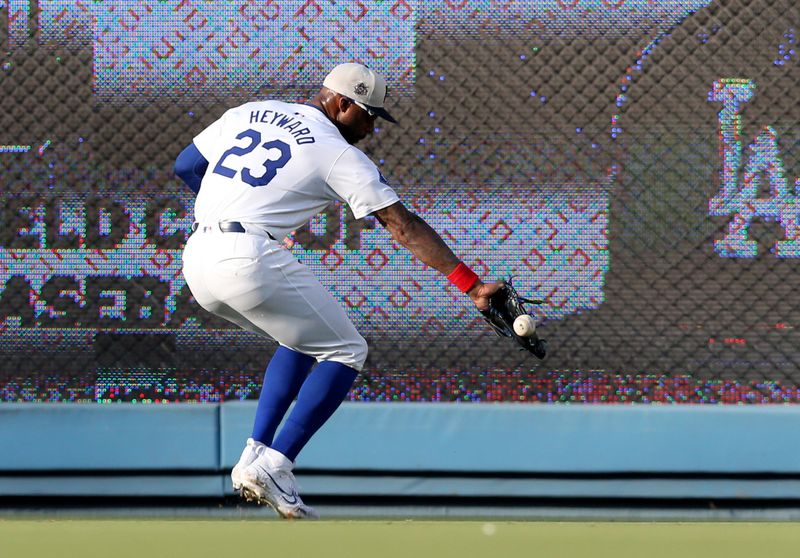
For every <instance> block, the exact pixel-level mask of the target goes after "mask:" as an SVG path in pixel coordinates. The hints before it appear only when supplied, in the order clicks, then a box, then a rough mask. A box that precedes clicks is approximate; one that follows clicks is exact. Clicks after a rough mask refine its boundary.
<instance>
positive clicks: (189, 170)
mask: <svg viewBox="0 0 800 558" xmlns="http://www.w3.org/2000/svg"><path fill="white" fill-rule="evenodd" d="M207 168H208V161H207V160H206V158H205V157H203V155H202V154H201V153H200V150H198V149H197V147H196V146H195V144H194V143H190V144H189V145H188V146H187V147H186V148H185V149H184V150H183V151H181V154H180V155H178V158H177V159H176V160H175V168H174V171H175V174H176V175H178V177H179V178H180V179H181V180H183V181H184V182H185V183H186V185H187V186H188V187H189V188H191V189H192V191H194V193H195V194H196V193H197V192H199V191H200V182H201V181H202V180H203V175H205V173H206V169H207Z"/></svg>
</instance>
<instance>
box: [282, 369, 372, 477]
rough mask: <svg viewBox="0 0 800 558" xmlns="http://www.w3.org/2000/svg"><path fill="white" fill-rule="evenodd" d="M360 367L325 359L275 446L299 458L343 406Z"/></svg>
mask: <svg viewBox="0 0 800 558" xmlns="http://www.w3.org/2000/svg"><path fill="white" fill-rule="evenodd" d="M356 376H358V370H356V369H355V368H350V367H349V366H346V365H344V364H342V363H340V362H333V361H330V360H328V361H325V362H321V363H320V364H319V365H318V366H317V368H316V369H315V370H314V371H313V372H312V373H311V374H309V375H308V378H307V379H306V381H305V382H304V383H303V387H301V388H300V393H299V394H298V396H297V403H295V406H294V409H292V412H291V413H289V418H287V419H286V423H285V424H284V425H283V427H282V428H281V431H280V432H279V433H278V436H277V437H276V438H275V443H274V444H273V445H272V449H275V450H278V451H279V452H281V453H282V454H283V455H285V456H286V457H288V458H289V459H291V460H292V461H294V460H295V458H296V457H297V454H298V453H300V450H302V449H303V447H304V446H305V445H306V443H308V441H309V440H310V439H311V436H313V435H314V434H315V433H316V432H317V430H319V429H320V427H321V426H322V425H323V424H325V421H327V420H328V419H329V418H330V417H331V415H332V414H333V412H334V411H335V410H336V409H338V408H339V405H340V404H341V403H342V401H343V400H344V398H345V397H346V396H347V392H349V391H350V386H352V385H353V380H355V379H356Z"/></svg>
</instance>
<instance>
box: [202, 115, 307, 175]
mask: <svg viewBox="0 0 800 558" xmlns="http://www.w3.org/2000/svg"><path fill="white" fill-rule="evenodd" d="M245 138H246V139H248V140H250V143H249V144H247V145H245V146H242V147H240V146H234V147H231V148H230V149H228V150H227V151H226V152H225V153H223V154H222V157H220V159H219V161H218V162H217V165H216V166H215V167H214V173H215V174H220V175H222V176H224V177H226V178H234V177H235V176H236V173H237V172H241V176H242V181H243V182H245V183H246V184H249V185H250V186H266V185H267V184H269V183H270V181H271V180H272V179H273V178H275V175H276V174H278V170H279V169H281V168H283V167H284V166H285V165H286V163H288V162H289V159H291V158H292V150H291V149H290V148H289V144H287V143H286V142H283V141H281V140H272V141H267V142H264V143H261V133H260V132H258V131H256V130H252V129H251V130H245V131H244V132H242V133H241V134H239V135H238V136H236V139H245ZM256 148H259V149H261V150H262V151H263V152H264V161H263V162H262V163H261V165H262V166H263V167H264V172H263V173H260V174H257V175H256V176H253V173H254V172H256V173H258V171H259V169H251V168H247V167H245V168H243V169H242V170H241V171H237V170H235V169H232V168H230V167H227V166H225V165H226V161H225V160H226V159H228V158H229V157H241V156H242V155H247V154H248V153H252V152H253V151H254V150H255V149H256ZM273 150H278V151H279V152H280V156H279V157H278V158H277V159H273V158H272V157H274V156H275V152H274V151H273ZM228 164H231V163H228Z"/></svg>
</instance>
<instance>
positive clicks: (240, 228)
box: [192, 221, 275, 240]
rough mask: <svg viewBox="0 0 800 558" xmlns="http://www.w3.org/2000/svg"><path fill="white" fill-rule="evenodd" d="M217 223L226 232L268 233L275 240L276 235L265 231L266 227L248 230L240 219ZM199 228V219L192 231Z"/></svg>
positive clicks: (204, 227)
mask: <svg viewBox="0 0 800 558" xmlns="http://www.w3.org/2000/svg"><path fill="white" fill-rule="evenodd" d="M216 224H217V226H219V230H220V231H222V232H224V233H246V232H250V233H252V234H262V235H267V236H268V237H270V238H271V239H272V240H275V237H274V236H272V235H271V234H270V233H269V232H267V231H265V230H264V229H259V228H251V229H250V231H248V230H247V229H245V228H244V225H242V224H241V223H240V222H239V221H220V222H219V223H216ZM209 227H210V225H204V226H203V229H204V230H208V229H209ZM199 228H200V223H198V222H197V221H195V222H194V223H192V232H196V231H197V230H198V229H199Z"/></svg>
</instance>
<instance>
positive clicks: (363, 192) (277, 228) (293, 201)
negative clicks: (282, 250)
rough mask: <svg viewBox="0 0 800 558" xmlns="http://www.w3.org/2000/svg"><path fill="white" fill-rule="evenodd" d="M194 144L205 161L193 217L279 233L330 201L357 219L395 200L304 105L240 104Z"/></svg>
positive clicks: (355, 152) (367, 164) (371, 168)
mask: <svg viewBox="0 0 800 558" xmlns="http://www.w3.org/2000/svg"><path fill="white" fill-rule="evenodd" d="M194 144H195V146H196V147H197V149H198V150H199V151H200V153H201V154H202V155H203V157H205V158H206V160H208V169H207V170H206V173H205V175H204V177H203V181H202V184H201V187H200V193H199V194H198V196H197V200H196V202H195V208H194V212H195V219H196V220H197V221H200V222H206V223H211V222H216V221H239V222H243V223H251V224H257V225H260V226H261V227H263V228H264V229H266V230H267V231H269V232H270V233H271V234H272V235H273V236H274V237H275V238H281V237H282V236H285V235H287V234H289V233H291V232H292V231H294V230H296V229H297V228H298V227H300V226H302V225H304V224H305V223H307V222H308V221H309V219H311V217H313V216H314V215H316V214H317V213H319V212H320V211H322V210H323V209H325V207H326V206H327V205H328V204H329V203H330V202H331V201H334V200H338V201H342V202H346V203H347V204H348V205H349V206H350V208H351V209H352V211H353V215H354V216H355V218H356V219H360V218H362V217H364V216H366V215H368V214H370V213H372V212H373V211H377V210H378V209H383V208H384V207H388V206H390V205H392V204H393V203H395V202H397V201H398V200H399V198H398V197H397V194H396V193H395V192H394V190H393V189H392V188H391V187H389V185H388V184H387V183H386V181H385V179H384V178H383V176H382V175H381V173H380V172H379V171H378V168H377V167H376V166H375V164H374V163H373V162H372V161H370V160H369V158H368V157H367V156H366V155H365V154H364V153H363V152H362V151H361V150H359V149H358V148H356V147H353V146H352V145H349V144H348V143H347V142H346V141H345V140H344V138H343V137H342V135H341V134H340V133H339V130H338V129H337V128H336V126H334V124H333V123H332V122H331V121H330V120H328V118H327V117H326V116H325V114H323V112H322V111H321V110H320V109H318V108H317V107H314V106H311V105H302V104H295V103H284V102H281V101H259V102H252V103H247V104H244V105H241V106H239V107H236V108H232V109H230V110H228V111H227V112H226V113H225V114H224V115H222V117H221V118H220V119H219V120H217V121H216V122H214V123H213V124H211V125H210V126H209V127H208V128H206V129H205V130H203V131H202V132H201V133H200V134H199V135H198V136H197V137H195V138H194Z"/></svg>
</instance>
